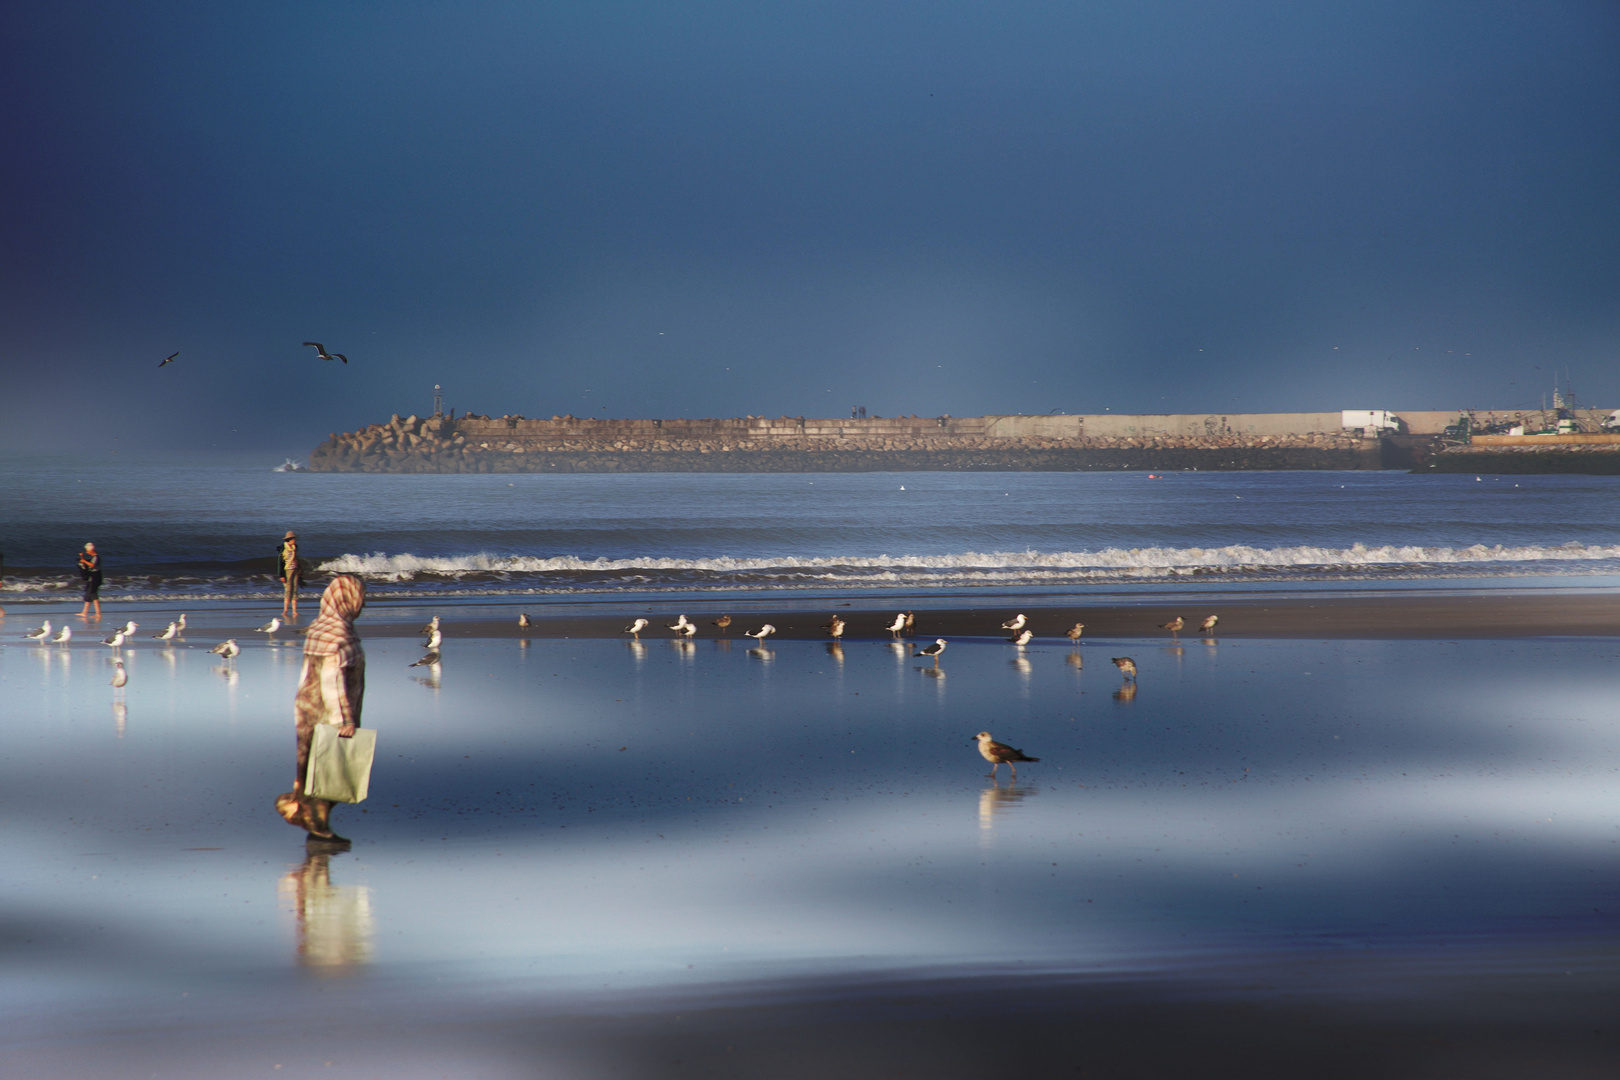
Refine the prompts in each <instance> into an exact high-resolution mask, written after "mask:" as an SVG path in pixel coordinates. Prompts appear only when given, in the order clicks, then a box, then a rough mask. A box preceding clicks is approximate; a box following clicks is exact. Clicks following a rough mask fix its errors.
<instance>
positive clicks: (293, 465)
mask: <svg viewBox="0 0 1620 1080" xmlns="http://www.w3.org/2000/svg"><path fill="white" fill-rule="evenodd" d="M270 471H271V472H309V466H308V465H300V464H298V462H296V461H294V460H293V459H292V458H288V459H287V460H286V461H283V462H282V463H281V464H280V465H277V466H276V467H275V468H274V469H271V470H270Z"/></svg>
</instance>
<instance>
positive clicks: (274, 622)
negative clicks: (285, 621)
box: [254, 615, 281, 634]
mask: <svg viewBox="0 0 1620 1080" xmlns="http://www.w3.org/2000/svg"><path fill="white" fill-rule="evenodd" d="M280 629H281V616H279V615H277V616H276V617H275V618H273V619H271V620H270V621H269V622H267V623H265V624H264V625H263V626H261V627H259V628H258V629H257V630H255V631H254V633H256V634H273V633H275V632H276V631H277V630H280Z"/></svg>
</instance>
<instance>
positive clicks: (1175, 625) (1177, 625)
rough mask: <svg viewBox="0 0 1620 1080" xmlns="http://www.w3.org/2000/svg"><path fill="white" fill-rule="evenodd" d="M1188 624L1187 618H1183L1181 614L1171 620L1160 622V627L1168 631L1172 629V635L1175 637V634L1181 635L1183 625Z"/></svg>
mask: <svg viewBox="0 0 1620 1080" xmlns="http://www.w3.org/2000/svg"><path fill="white" fill-rule="evenodd" d="M1186 625H1187V620H1186V619H1183V618H1182V617H1181V616H1180V615H1177V616H1176V617H1175V618H1173V619H1171V620H1170V621H1169V622H1165V623H1160V624H1159V629H1160V630H1168V631H1170V636H1171V637H1175V636H1177V635H1179V634H1180V633H1181V628H1182V627H1183V626H1186Z"/></svg>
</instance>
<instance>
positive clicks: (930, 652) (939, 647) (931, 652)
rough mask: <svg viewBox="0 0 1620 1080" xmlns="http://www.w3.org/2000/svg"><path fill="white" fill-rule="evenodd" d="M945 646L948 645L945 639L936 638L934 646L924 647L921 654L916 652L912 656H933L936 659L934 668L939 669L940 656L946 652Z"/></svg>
mask: <svg viewBox="0 0 1620 1080" xmlns="http://www.w3.org/2000/svg"><path fill="white" fill-rule="evenodd" d="M945 644H946V642H945V639H944V638H935V639H934V643H933V644H932V645H924V646H923V648H922V651H921V652H914V653H912V654H911V655H912V656H932V657H933V658H934V666H935V667H938V666H939V654H940V653H942V652H944V651H945Z"/></svg>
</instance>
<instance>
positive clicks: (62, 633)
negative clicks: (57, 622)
mask: <svg viewBox="0 0 1620 1080" xmlns="http://www.w3.org/2000/svg"><path fill="white" fill-rule="evenodd" d="M51 640H52V641H54V642H56V643H57V644H58V645H66V644H67V643H68V642H70V641H72V640H73V627H71V626H69V625H68V624H67V623H63V624H62V629H60V630H58V631H57V632H56V636H55V637H53V638H51Z"/></svg>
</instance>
